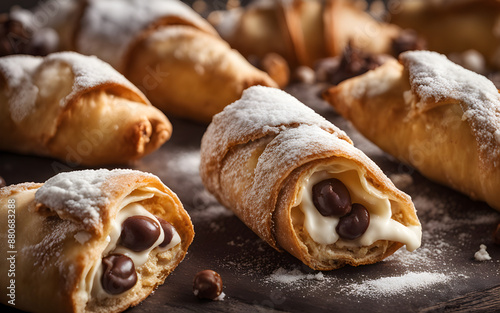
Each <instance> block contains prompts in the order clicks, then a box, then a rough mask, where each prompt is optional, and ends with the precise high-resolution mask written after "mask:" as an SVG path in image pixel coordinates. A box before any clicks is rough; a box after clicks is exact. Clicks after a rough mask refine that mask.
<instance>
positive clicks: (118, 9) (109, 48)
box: [77, 0, 215, 69]
mask: <svg viewBox="0 0 500 313" xmlns="http://www.w3.org/2000/svg"><path fill="white" fill-rule="evenodd" d="M88 2H89V5H88V6H87V8H86V10H85V12H84V15H83V18H82V20H81V25H82V27H81V29H80V33H79V36H78V37H77V51H79V52H81V53H84V54H87V55H97V56H98V57H99V58H101V59H103V60H104V61H106V62H108V63H110V64H111V65H113V67H115V68H118V69H119V68H120V66H121V65H122V63H121V62H123V61H124V60H123V58H124V56H125V53H126V52H127V49H128V48H129V46H130V44H131V43H132V41H133V40H134V39H135V38H136V37H137V36H138V35H139V34H140V32H141V31H143V30H144V29H146V28H147V27H148V26H150V25H152V24H153V23H154V22H156V21H158V20H159V19H161V18H166V17H169V16H174V17H176V18H179V19H182V20H184V21H185V22H188V23H190V24H191V25H193V26H195V27H197V28H199V29H203V30H205V31H207V32H211V33H212V32H213V34H215V30H213V28H212V27H211V26H210V24H208V22H206V21H205V20H204V19H203V18H202V17H201V16H199V15H198V14H197V13H196V12H194V11H193V10H192V9H191V8H190V7H189V6H188V5H186V4H184V3H182V2H181V1H177V0H148V1H144V0H125V1H123V0H91V1H88Z"/></svg>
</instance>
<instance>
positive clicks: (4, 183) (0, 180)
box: [0, 176, 7, 188]
mask: <svg viewBox="0 0 500 313" xmlns="http://www.w3.org/2000/svg"><path fill="white" fill-rule="evenodd" d="M5 186H7V183H6V182H5V179H3V177H2V176H0V188H2V187H5Z"/></svg>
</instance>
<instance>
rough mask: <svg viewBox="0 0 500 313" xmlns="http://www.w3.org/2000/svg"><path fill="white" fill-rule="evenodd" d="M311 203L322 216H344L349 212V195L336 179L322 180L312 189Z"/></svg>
mask: <svg viewBox="0 0 500 313" xmlns="http://www.w3.org/2000/svg"><path fill="white" fill-rule="evenodd" d="M312 198H313V203H314V206H315V207H316V209H317V210H318V212H319V213H321V215H323V216H344V215H346V214H347V213H349V212H350V211H351V195H350V194H349V190H347V187H346V186H345V185H344V184H343V183H342V182H341V181H340V180H338V179H335V178H331V179H326V180H323V181H321V182H319V183H317V184H316V185H314V186H313V188H312Z"/></svg>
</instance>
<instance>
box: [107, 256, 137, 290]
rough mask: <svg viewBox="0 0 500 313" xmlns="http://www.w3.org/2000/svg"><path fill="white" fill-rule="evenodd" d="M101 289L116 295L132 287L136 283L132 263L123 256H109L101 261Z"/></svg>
mask: <svg viewBox="0 0 500 313" xmlns="http://www.w3.org/2000/svg"><path fill="white" fill-rule="evenodd" d="M102 266H103V274H102V277H101V284H102V288H103V289H104V290H105V291H106V292H107V293H109V294H112V295H117V294H120V293H122V292H125V291H127V290H129V289H130V288H132V287H134V285H135V283H136V282H137V273H136V272H135V266H134V262H133V261H132V259H131V258H129V257H128V256H126V255H123V254H111V255H108V256H107V257H105V258H103V259H102Z"/></svg>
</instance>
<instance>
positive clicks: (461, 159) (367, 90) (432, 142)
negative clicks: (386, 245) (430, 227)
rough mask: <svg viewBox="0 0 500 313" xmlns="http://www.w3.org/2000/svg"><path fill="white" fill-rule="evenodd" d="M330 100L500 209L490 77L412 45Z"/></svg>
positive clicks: (404, 155)
mask: <svg viewBox="0 0 500 313" xmlns="http://www.w3.org/2000/svg"><path fill="white" fill-rule="evenodd" d="M325 98H326V99H327V100H328V101H329V102H330V103H331V104H332V105H333V106H334V107H335V109H336V110H337V111H338V112H339V113H340V114H342V116H344V117H345V118H346V119H348V120H350V121H351V122H352V123H353V124H354V126H355V127H356V128H357V129H358V130H359V131H360V132H361V133H363V135H364V136H365V137H367V138H368V139H369V140H371V141H373V142H374V143H375V144H377V145H378V146H379V147H380V148H381V149H383V150H385V151H386V152H388V153H390V154H392V155H393V156H395V157H396V158H398V159H399V160H401V161H403V162H405V163H407V164H409V165H411V166H412V167H414V168H416V169H417V170H418V171H420V172H421V173H422V174H423V175H425V176H426V177H428V178H430V179H432V180H434V181H437V182H439V183H442V184H444V185H447V186H449V187H451V188H454V189H456V190H458V191H460V192H463V193H465V194H466V195H468V196H470V197H471V198H473V199H479V200H482V201H486V202H487V203H488V204H489V205H490V206H492V207H493V208H496V209H497V210H500V194H499V193H498V190H499V188H500V168H499V166H500V96H499V94H498V89H497V88H496V87H495V85H494V84H493V83H492V82H491V81H490V80H488V79H487V78H486V77H484V76H481V75H479V74H476V73H474V72H471V71H469V70H466V69H464V68H463V67H461V66H459V65H457V64H455V63H453V62H451V61H449V60H448V59H447V58H446V56H444V55H442V54H439V53H436V52H430V51H411V52H405V53H403V54H401V55H400V58H399V62H398V61H396V60H392V61H390V62H387V63H385V64H384V65H382V66H380V67H379V68H377V69H375V70H372V71H369V72H367V73H365V74H363V75H361V76H358V77H355V78H351V79H349V80H346V81H344V82H343V83H341V84H339V85H338V86H336V87H332V88H331V89H329V90H328V91H327V92H326V93H325Z"/></svg>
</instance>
